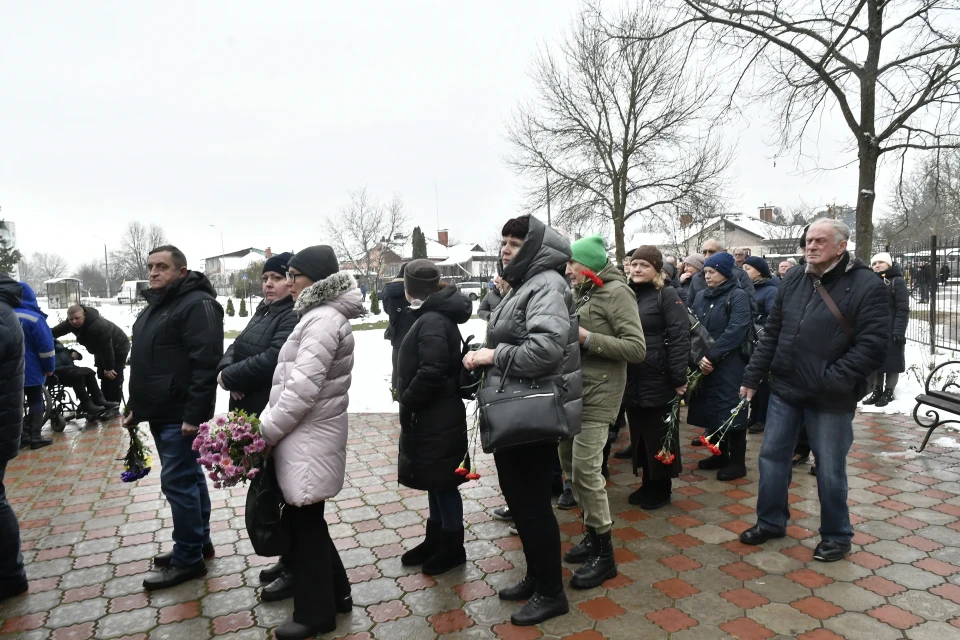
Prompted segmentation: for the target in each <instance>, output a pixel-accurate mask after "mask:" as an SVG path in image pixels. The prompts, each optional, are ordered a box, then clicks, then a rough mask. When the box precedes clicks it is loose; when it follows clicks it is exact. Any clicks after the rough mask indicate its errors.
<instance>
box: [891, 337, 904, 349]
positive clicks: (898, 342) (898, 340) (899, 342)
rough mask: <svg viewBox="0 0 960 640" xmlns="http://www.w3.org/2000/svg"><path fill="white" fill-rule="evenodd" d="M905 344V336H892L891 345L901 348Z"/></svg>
mask: <svg viewBox="0 0 960 640" xmlns="http://www.w3.org/2000/svg"><path fill="white" fill-rule="evenodd" d="M906 343H907V336H893V344H895V345H897V346H898V347H902V346H903V345H905V344H906Z"/></svg>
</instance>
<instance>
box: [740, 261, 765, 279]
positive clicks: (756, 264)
mask: <svg viewBox="0 0 960 640" xmlns="http://www.w3.org/2000/svg"><path fill="white" fill-rule="evenodd" d="M743 262H744V264H748V265H750V266H751V267H753V268H754V269H756V270H757V271H759V272H760V277H761V278H769V277H770V265H768V264H767V261H766V260H764V259H763V258H761V257H760V256H747V259H746V260H744V261H743Z"/></svg>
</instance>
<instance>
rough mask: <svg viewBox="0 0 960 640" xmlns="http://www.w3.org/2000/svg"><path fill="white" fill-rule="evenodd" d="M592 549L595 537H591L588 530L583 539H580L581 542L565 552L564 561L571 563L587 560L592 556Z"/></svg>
mask: <svg viewBox="0 0 960 640" xmlns="http://www.w3.org/2000/svg"><path fill="white" fill-rule="evenodd" d="M592 550H593V539H592V538H591V537H590V533H589V531H588V532H587V533H586V534H585V535H584V536H583V540H581V541H580V544H578V545H577V546H575V547H574V548H573V549H570V551H567V552H566V553H565V554H564V556H563V561H564V562H569V563H570V564H581V563H583V562H586V561H587V558H589V557H590V555H591V553H592Z"/></svg>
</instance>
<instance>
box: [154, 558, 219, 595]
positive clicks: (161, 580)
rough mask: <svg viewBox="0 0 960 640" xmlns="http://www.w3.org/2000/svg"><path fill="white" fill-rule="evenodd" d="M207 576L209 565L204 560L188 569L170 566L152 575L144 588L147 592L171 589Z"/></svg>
mask: <svg viewBox="0 0 960 640" xmlns="http://www.w3.org/2000/svg"><path fill="white" fill-rule="evenodd" d="M205 575H207V564H206V563H205V562H204V561H203V560H201V561H200V562H197V563H195V564H191V565H190V566H187V567H176V566H174V565H168V566H166V567H163V568H162V569H160V571H158V572H156V573H152V574H150V575H149V576H148V577H147V578H146V579H145V580H144V581H143V588H144V589H146V590H147V591H155V590H157V589H169V588H170V587H175V586H177V585H178V584H183V583H184V582H189V581H190V580H194V579H195V578H202V577H203V576H205Z"/></svg>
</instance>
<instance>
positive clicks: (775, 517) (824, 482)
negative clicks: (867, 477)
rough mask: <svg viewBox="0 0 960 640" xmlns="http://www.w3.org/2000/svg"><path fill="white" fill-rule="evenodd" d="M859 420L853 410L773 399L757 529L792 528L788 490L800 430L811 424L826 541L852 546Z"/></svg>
mask: <svg viewBox="0 0 960 640" xmlns="http://www.w3.org/2000/svg"><path fill="white" fill-rule="evenodd" d="M853 416H854V412H853V411H848V412H845V413H833V412H828V411H817V410H815V409H809V408H804V407H798V406H795V405H792V404H788V403H786V402H785V401H784V400H783V399H781V398H780V396H778V395H777V394H775V393H772V394H770V404H769V406H768V407H767V423H766V428H765V429H764V432H763V445H762V446H761V447H760V461H759V462H760V464H759V466H760V490H759V492H758V493H757V524H759V525H760V527H761V528H763V529H765V530H766V531H769V532H771V533H775V534H776V533H783V532H784V531H785V530H786V528H787V522H788V521H789V520H790V504H789V502H788V501H787V489H788V488H789V486H790V481H791V479H792V478H793V466H792V465H791V460H792V458H793V451H794V447H796V444H797V438H798V436H799V435H800V428H801V427H802V426H803V425H804V424H806V428H807V436H808V438H809V440H810V448H811V449H813V454H814V455H815V456H816V457H817V493H818V494H819V497H820V538H821V539H822V540H825V541H827V540H829V541H835V542H844V543H847V542H850V540H851V538H853V528H852V527H851V526H850V511H849V509H848V508H847V453H849V452H850V445H851V444H853Z"/></svg>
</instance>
